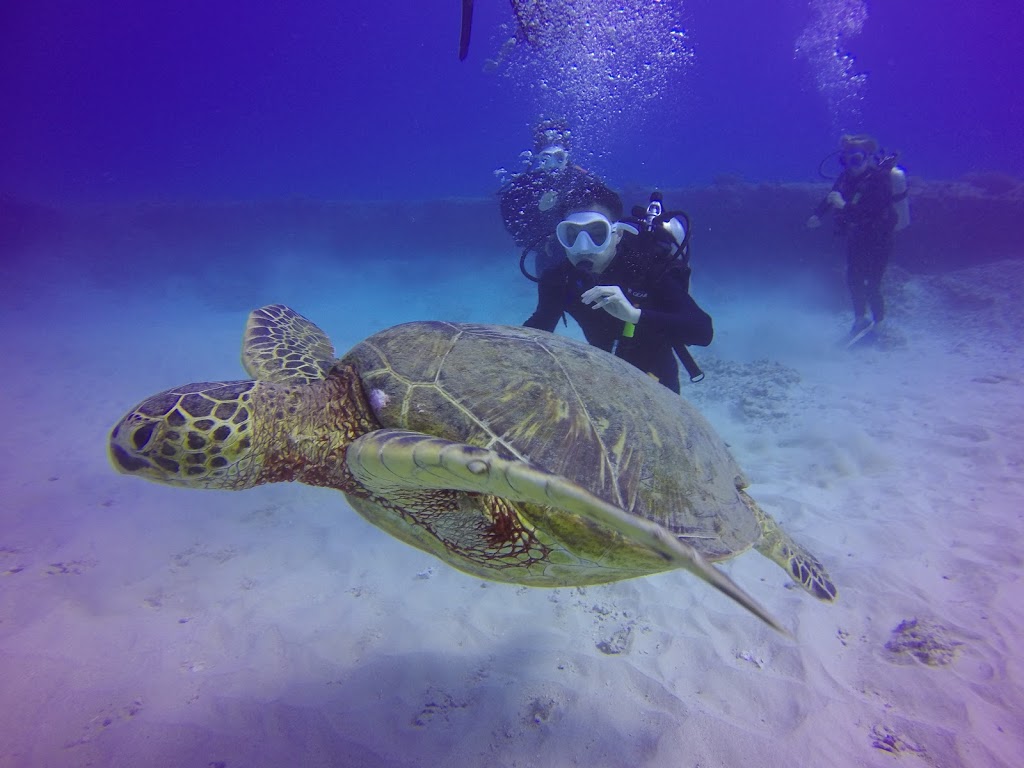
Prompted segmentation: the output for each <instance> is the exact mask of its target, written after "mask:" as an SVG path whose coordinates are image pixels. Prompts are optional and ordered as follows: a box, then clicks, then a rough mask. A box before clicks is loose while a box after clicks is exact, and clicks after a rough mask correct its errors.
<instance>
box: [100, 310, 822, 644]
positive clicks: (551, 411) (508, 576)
mask: <svg viewBox="0 0 1024 768" xmlns="http://www.w3.org/2000/svg"><path fill="white" fill-rule="evenodd" d="M242 363H243V365H244V366H245V369H246V371H247V372H248V373H249V375H251V376H252V377H253V378H254V379H255V381H229V382H202V383H197V384H186V385H185V386H181V387H175V388H173V389H169V390H167V391H165V392H161V393H160V394H157V395H153V396H152V397H149V398H147V399H146V400H144V401H142V402H141V403H140V404H139V405H137V406H136V407H135V408H133V409H132V410H131V411H130V412H129V413H128V414H127V415H126V416H125V417H124V418H122V419H121V420H120V421H119V422H118V423H117V425H116V426H115V427H114V429H113V431H112V432H111V434H110V443H109V450H110V457H111V461H112V463H113V464H114V466H115V467H116V468H117V469H118V470H119V471H121V472H124V473H127V474H132V475H138V476H140V477H144V478H147V479H149V480H155V481H158V482H162V483H168V484H171V485H181V486H186V487H189V488H223V489H231V490H238V489H243V488H251V487H253V486H256V485H260V484H262V483H273V482H280V481H285V480H297V481H299V482H303V483H307V484H309V485H316V486H326V487H330V488H337V489H338V490H340V491H342V492H343V493H344V494H345V496H346V497H347V499H348V501H349V503H350V504H351V505H352V507H353V508H354V509H355V510H356V511H358V512H359V513H360V514H362V515H363V516H364V517H365V518H367V519H368V520H369V521H371V522H372V523H374V524H375V525H377V526H379V527H380V528H383V529H384V530H385V531H387V532H388V533H390V534H391V535H393V536H395V537H396V538H398V539H401V540H402V541H404V542H406V543H408V544H411V545H412V546H414V547H418V548H420V549H422V550H424V551H426V552H429V553H431V554H433V555H436V556H437V557H439V558H441V559H442V560H444V561H445V562H447V563H449V564H451V565H453V566H454V567H456V568H458V569H460V570H462V571H465V572H467V573H471V574H473V575H475V576H479V577H482V578H487V579H492V580H495V581H503V582H511V583H515V584H526V585H531V586H549V587H553V586H575V585H585V584H600V583H604V582H610V581H616V580H619V579H627V578H632V577H636V576H643V575H647V574H651V573H656V572H659V571H666V570H670V569H673V568H680V567H681V568H685V569H687V570H689V571H691V572H693V573H694V574H696V575H697V576H699V577H700V578H702V579H704V580H705V581H708V582H709V583H711V584H712V585H713V586H715V587H717V588H718V589H720V590H722V591H723V592H725V593H726V594H727V595H729V596H730V597H732V598H733V599H735V600H737V601H738V602H740V603H741V604H742V605H744V606H745V607H746V608H748V609H749V610H751V611H753V612H754V613H756V614H757V615H758V616H760V617H761V618H762V619H764V620H765V621H767V622H768V623H770V624H772V625H773V626H775V627H778V624H777V623H775V622H774V620H773V619H772V618H771V617H770V616H768V614H767V613H766V612H765V611H764V610H763V609H762V608H760V607H759V606H758V604H757V603H756V602H755V601H754V600H753V599H752V598H750V597H749V596H748V595H747V594H746V593H745V592H743V591H742V590H741V589H740V588H739V587H738V586H736V585H735V584H734V583H733V582H732V581H731V580H730V579H729V578H728V577H727V576H725V574H723V573H722V572H720V571H719V570H717V569H715V568H713V567H712V566H711V565H709V561H716V560H722V559H724V558H728V557H732V556H733V555H736V554H739V553H740V552H743V551H745V550H747V549H749V548H750V547H751V546H753V547H755V548H756V549H757V550H758V551H759V552H761V553H762V554H764V555H766V556H767V557H769V558H771V559H772V560H774V561H775V562H776V563H778V564H779V565H780V566H782V567H783V568H784V569H785V570H786V572H787V573H789V575H790V576H791V577H792V578H793V579H795V580H796V581H797V582H798V583H799V584H801V585H802V586H803V587H804V588H805V589H807V590H808V591H809V592H811V593H812V594H813V595H815V596H816V597H818V598H820V599H822V600H826V601H832V600H834V599H835V597H836V590H835V587H834V586H833V585H832V582H831V580H830V579H829V577H828V575H827V573H826V571H825V568H824V567H823V566H822V565H821V563H820V562H819V561H818V560H817V559H816V558H815V557H814V556H812V555H811V554H810V553H809V552H807V551H806V550H805V549H804V548H803V547H801V546H799V545H798V544H796V543H794V542H793V541H792V539H790V538H789V536H788V535H786V534H785V533H784V532H783V531H782V530H781V529H780V528H779V526H778V525H777V524H776V522H775V521H774V520H772V519H771V518H770V517H769V516H768V515H767V514H765V513H764V512H763V511H762V510H761V509H760V508H759V507H758V506H757V504H755V503H754V501H753V500H752V499H751V498H750V497H749V496H748V495H747V494H746V493H745V492H744V490H743V488H744V487H745V486H746V485H747V483H746V481H745V479H744V477H743V473H742V472H741V470H740V469H739V467H738V466H737V465H736V462H735V461H734V460H733V458H732V456H731V455H730V454H729V451H728V449H727V448H726V446H725V444H724V443H723V442H722V440H721V438H719V437H718V435H717V434H716V433H715V432H714V430H713V429H712V428H711V426H710V425H709V424H708V422H707V421H706V420H705V419H704V418H703V417H702V416H701V415H700V414H699V413H698V412H697V411H696V410H695V409H694V408H693V407H692V406H691V405H689V404H688V403H687V402H686V401H685V400H684V399H682V398H681V397H679V395H676V394H674V393H673V392H671V391H670V390H668V389H667V388H666V387H663V386H661V385H660V384H658V383H657V382H656V381H655V380H654V379H652V378H651V377H650V376H647V375H646V374H644V373H642V372H641V371H639V370H638V369H637V368H634V367H633V366H631V365H629V364H628V363H625V362H623V361H622V360H620V359H619V358H617V357H614V356H613V355H610V354H608V353H607V352H604V351H602V350H599V349H597V348H595V347H592V346H589V345H587V344H584V343H582V342H579V341H576V340H573V339H570V338H567V337H564V336H556V335H553V334H550V333H545V332H543V331H536V330H533V329H529V328H518V327H508V326H497V325H475V324H468V323H450V322H438V321H428V322H414V323H406V324H404V325H398V326H395V327H393V328H388V329H387V330H384V331H381V332H379V333H376V334H374V335H373V336H371V337H369V338H368V339H366V340H365V341H362V342H360V343H359V344H357V345H356V346H355V347H354V348H353V349H352V350H351V351H350V352H349V353H348V354H346V355H345V356H344V357H342V358H341V359H340V360H336V359H335V356H334V350H333V347H332V345H331V342H330V341H329V340H328V338H327V336H326V335H325V334H324V332H323V331H321V330H320V329H319V328H318V327H317V326H316V325H314V324H313V323H312V322H310V321H309V320H307V319H306V318H305V317H303V316H302V315H300V314H298V313H297V312H295V311H294V310H292V309H290V308H289V307H286V306H283V305H280V304H274V305H270V306H266V307H262V308H261V309H257V310H255V311H253V312H252V313H251V314H250V316H249V320H248V324H247V326H246V330H245V338H244V342H243V346H242Z"/></svg>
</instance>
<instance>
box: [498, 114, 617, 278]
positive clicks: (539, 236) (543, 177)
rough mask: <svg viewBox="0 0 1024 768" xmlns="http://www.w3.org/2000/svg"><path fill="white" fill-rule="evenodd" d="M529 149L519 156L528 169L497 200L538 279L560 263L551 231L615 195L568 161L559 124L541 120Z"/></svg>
mask: <svg viewBox="0 0 1024 768" xmlns="http://www.w3.org/2000/svg"><path fill="white" fill-rule="evenodd" d="M533 145H534V149H533V152H524V153H523V154H524V155H527V156H528V157H529V161H530V165H529V167H528V168H527V169H526V170H525V171H523V172H522V173H519V174H516V175H515V176H513V177H512V179H510V180H509V181H508V182H507V183H506V184H505V185H504V186H502V188H501V189H500V190H499V192H498V196H499V204H500V207H501V218H502V221H504V223H505V229H506V230H508V233H509V234H510V235H512V237H513V239H514V240H515V242H516V245H517V246H519V247H520V248H523V249H526V250H527V251H532V252H533V253H534V254H535V258H536V271H537V272H538V274H539V273H542V272H544V271H545V270H546V269H548V268H550V267H552V266H554V265H555V264H557V263H558V262H560V261H561V260H562V252H561V249H560V248H559V247H558V244H557V243H556V242H555V239H554V232H555V226H556V225H557V224H558V222H560V221H561V220H562V219H563V218H565V215H566V214H567V213H568V212H569V209H570V208H572V207H574V206H577V205H580V204H582V203H584V202H586V201H588V200H594V199H606V198H607V197H609V196H614V194H615V193H614V192H612V191H611V190H610V189H608V187H607V186H606V185H605V184H604V182H602V181H601V180H600V179H599V178H597V177H596V176H594V175H593V174H592V173H590V172H589V171H586V170H584V169H583V168H580V167H579V166H578V165H573V164H572V163H570V162H569V151H570V150H571V148H572V140H571V135H570V131H569V129H568V127H567V126H566V124H565V123H564V122H563V121H561V120H542V121H541V122H540V123H539V124H538V125H537V127H536V128H535V129H534V141H533ZM524 258H525V257H524Z"/></svg>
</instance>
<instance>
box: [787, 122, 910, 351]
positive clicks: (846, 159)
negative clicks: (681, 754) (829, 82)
mask: <svg viewBox="0 0 1024 768" xmlns="http://www.w3.org/2000/svg"><path fill="white" fill-rule="evenodd" d="M839 162H840V164H841V165H842V166H843V171H842V173H840V174H839V178H838V179H836V182H835V184H834V185H833V186H832V190H831V191H830V192H829V193H828V196H827V197H826V198H825V199H824V200H822V201H821V203H820V204H819V205H818V207H817V208H816V209H815V210H814V213H813V214H812V215H811V217H810V218H809V219H808V220H807V226H808V227H810V228H812V229H813V228H816V227H819V226H821V223H822V222H821V217H822V216H824V215H825V214H826V213H828V212H830V211H833V212H834V213H835V217H836V229H837V231H838V232H840V233H841V234H844V235H846V238H847V241H846V282H847V285H848V286H849V289H850V298H851V299H852V301H853V327H852V328H851V329H850V335H849V339H848V344H853V343H855V342H856V341H858V340H859V339H861V338H863V337H864V335H865V334H867V333H869V332H870V331H871V330H872V329H874V328H875V327H876V326H877V325H878V324H879V323H881V322H882V320H883V318H884V317H885V301H884V299H883V298H882V276H883V275H884V274H885V269H886V266H888V264H889V257H890V256H891V254H892V249H893V233H894V232H896V231H898V230H901V229H903V228H904V227H906V226H907V225H908V224H909V223H910V208H909V206H908V203H907V177H906V173H905V172H904V171H903V169H902V168H900V167H899V166H898V165H896V156H895V155H886V156H881V153H880V152H879V147H878V142H877V141H876V140H875V139H874V138H873V137H871V136H868V135H867V134H857V135H845V136H843V137H842V138H841V139H840V142H839ZM869 305H870V308H871V318H870V319H869V318H868V316H867V312H868V307H869Z"/></svg>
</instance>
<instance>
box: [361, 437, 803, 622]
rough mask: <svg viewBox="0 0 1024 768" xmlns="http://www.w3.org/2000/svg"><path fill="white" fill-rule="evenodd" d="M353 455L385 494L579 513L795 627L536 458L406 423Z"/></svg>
mask: <svg viewBox="0 0 1024 768" xmlns="http://www.w3.org/2000/svg"><path fill="white" fill-rule="evenodd" d="M345 460H346V463H347V464H348V467H349V469H350V470H351V472H352V474H353V476H354V478H355V479H356V481H357V482H359V483H360V484H361V485H362V486H363V487H364V488H366V489H367V490H368V491H370V492H371V493H373V494H377V495H380V496H389V495H393V494H394V492H395V490H396V489H408V490H413V491H415V490H427V489H437V490H459V491H470V492H475V493H481V494H489V495H492V496H496V497H498V498H501V499H508V500H512V501H520V502H528V503H532V504H539V505H543V506H546V507H552V508H555V509H559V510H564V511H565V512H568V513H570V514H574V515H579V516H580V517H582V518H584V519H586V520H589V521H591V522H593V523H595V524H597V525H599V526H602V527H605V528H610V529H611V530H613V531H615V532H617V533H619V534H620V535H622V536H623V537H625V538H626V539H628V540H629V541H630V542H632V543H633V544H634V545H638V546H642V547H645V548H646V549H648V550H649V551H650V552H651V553H652V554H653V555H656V556H658V557H660V558H661V559H663V560H664V562H665V569H666V570H668V569H670V568H684V569H686V570H688V571H690V573H693V574H694V575H696V576H698V577H699V578H701V579H703V580H704V581H706V582H707V583H709V584H710V585H711V586H713V587H715V588H716V589H718V590H719V591H720V592H723V593H724V594H725V595H727V596H728V597H730V598H732V599H733V600H735V601H736V602H737V603H739V604H740V605H742V606H743V607H744V608H746V609H747V610H748V611H750V612H751V613H753V614H754V615H755V616H757V617H758V618H760V619H761V620H762V621H764V622H765V623H767V624H768V625H770V626H771V627H773V628H774V629H776V630H778V631H780V632H782V633H783V634H788V633H787V632H786V630H785V629H784V628H783V627H782V626H781V625H780V624H779V623H778V622H777V621H776V620H775V619H774V618H772V616H771V615H770V614H769V613H768V612H767V611H766V610H765V609H764V608H762V607H761V606H760V605H759V604H758V603H757V601H755V600H754V598H752V597H751V596H750V595H748V594H747V593H746V592H744V591H743V590H742V589H741V588H740V587H739V586H738V585H737V584H736V583H735V582H733V581H732V579H730V578H729V577H728V576H726V575H725V574H724V573H722V572H721V571H718V570H717V569H715V568H714V567H712V566H711V565H710V564H709V563H708V562H707V561H706V560H705V559H704V558H703V557H702V556H701V555H700V553H698V552H697V550H695V549H694V548H693V547H691V546H690V545H688V544H686V543H684V542H681V541H679V540H678V539H677V538H676V537H675V536H674V535H673V534H672V533H671V532H670V531H668V530H667V529H666V528H664V527H663V526H661V525H658V524H657V523H654V522H652V521H650V520H646V519H644V518H640V517H636V516H634V515H631V514H629V513H628V512H626V511H625V510H623V509H621V508H619V507H617V506H615V505H614V504H610V503H608V502H606V501H604V500H603V499H601V498H599V497H597V496H595V495H594V494H592V493H591V492H590V491H588V490H587V489H586V488H583V487H582V486H580V485H577V484H576V483H574V482H573V481H571V480H569V479H568V478H566V477H563V476H561V475H556V474H552V473H550V472H546V471H545V470H543V469H540V468H539V467H535V466H533V465H532V464H529V463H528V462H525V461H519V460H514V459H512V460H510V459H505V458H503V457H501V456H500V455H499V454H498V453H496V452H495V451H492V450H488V449H486V448H480V447H477V446H472V445H467V444H465V443H456V442H452V441H450V440H444V439H442V438H437V437H432V436H430V435H425V434H423V433H420V432H409V431H405V430H398V429H382V430H377V431H375V432H370V433H368V434H365V435H363V436H362V437H360V438H358V439H357V440H355V441H354V442H353V443H352V445H350V446H349V448H348V450H347V452H346V454H345Z"/></svg>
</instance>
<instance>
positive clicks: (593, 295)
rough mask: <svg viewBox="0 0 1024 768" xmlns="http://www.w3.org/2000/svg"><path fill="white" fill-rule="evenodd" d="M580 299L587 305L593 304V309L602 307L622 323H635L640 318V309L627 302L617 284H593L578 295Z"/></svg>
mask: <svg viewBox="0 0 1024 768" xmlns="http://www.w3.org/2000/svg"><path fill="white" fill-rule="evenodd" d="M580 301H582V302H583V303H584V304H587V305H590V304H593V305H594V306H593V309H603V310H604V311H605V312H607V313H608V314H609V315H611V316H612V317H617V318H618V319H619V320H622V321H623V322H624V323H633V324H634V325H635V324H636V323H637V321H638V320H640V310H639V309H637V308H636V307H634V306H633V305H632V304H630V303H629V299H627V298H626V297H625V296H624V295H623V293H622V289H621V288H619V286H617V285H595V286H594V287H593V288H591V289H590V290H589V291H585V292H584V293H583V295H582V296H580Z"/></svg>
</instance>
